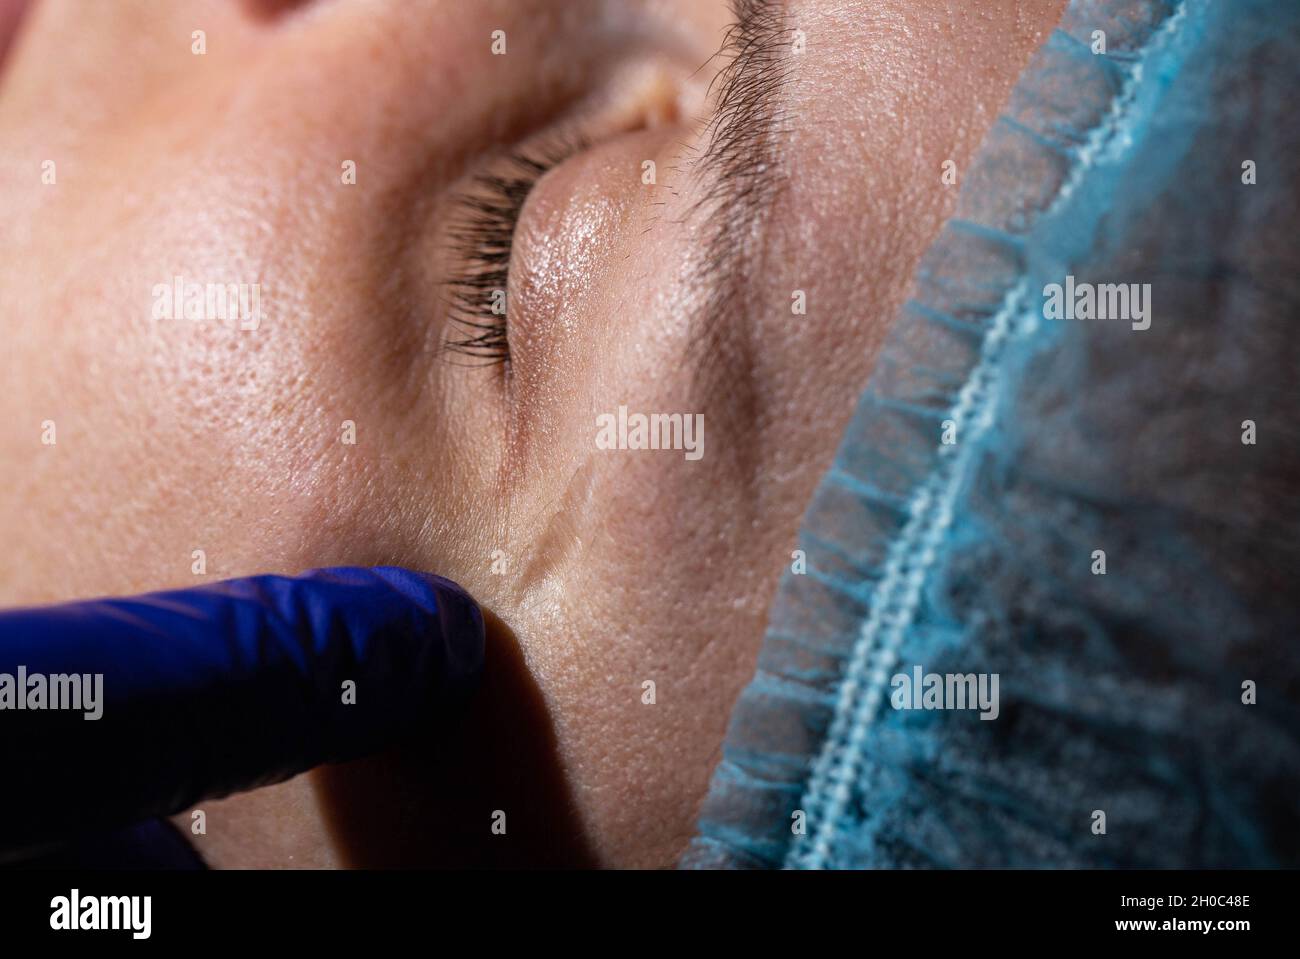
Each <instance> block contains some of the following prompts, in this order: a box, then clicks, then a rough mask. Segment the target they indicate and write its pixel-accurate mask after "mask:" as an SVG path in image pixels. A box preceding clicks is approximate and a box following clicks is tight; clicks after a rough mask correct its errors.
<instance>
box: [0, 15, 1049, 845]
mask: <svg viewBox="0 0 1300 959" xmlns="http://www.w3.org/2000/svg"><path fill="white" fill-rule="evenodd" d="M973 6H974V5H972V4H967V3H964V2H958V0H786V2H784V3H778V2H775V0H774V2H771V3H768V2H760V0H742V2H740V3H739V4H738V7H739V8H740V13H741V15H742V17H743V18H744V22H743V23H742V24H741V25H740V26H739V27H732V33H731V37H732V39H733V41H734V42H733V43H732V44H730V46H729V47H728V49H725V50H724V51H723V53H722V54H721V55H719V56H717V57H714V56H713V55H714V54H715V53H717V52H718V50H719V48H720V47H722V46H723V45H724V36H725V35H726V33H727V30H728V27H729V25H730V24H732V22H733V20H734V17H733V14H732V11H731V10H730V9H729V5H728V4H727V3H726V2H725V0H563V2H561V0H482V2H474V3H464V2H440V0H402V2H396V0H365V2H363V0H316V2H309V0H304V2H301V3H285V2H279V3H255V2H245V3H238V2H234V0H206V2H197V0H196V2H170V0H167V2H164V0H113V2H109V3H94V4H89V3H84V2H78V0H37V2H36V3H35V4H34V5H33V6H32V7H31V9H30V10H29V11H28V14H27V17H26V21H25V23H24V25H23V27H22V32H21V33H20V34H19V37H18V39H17V41H16V42H15V44H14V46H13V47H11V49H10V53H9V56H8V58H7V60H6V61H5V62H4V63H3V65H2V66H0V70H2V71H3V73H0V144H3V149H0V210H3V216H0V245H2V247H3V250H4V254H5V255H4V257H3V259H2V260H0V300H2V301H3V303H4V306H5V309H4V312H3V318H0V324H3V330H2V336H3V341H4V343H5V349H4V351H3V353H2V354H0V384H2V385H3V389H0V484H2V485H3V487H4V488H5V490H6V491H7V494H6V496H5V497H3V499H0V535H3V537H4V540H5V542H6V549H5V550H4V551H3V553H0V602H4V603H10V604H12V603H30V602H41V601H50V600H58V599H65V598H71V597H76V596H86V595H93V594H102V593H128V592H138V591H143V590H151V589H160V588H167V587H179V586H187V585H193V584H194V583H195V582H196V580H205V579H206V580H214V579H220V578H226V577H231V576H239V575H244V574H251V573H257V572H267V571H280V572H293V571H297V570H301V569H305V568H310V567H315V566H326V565H336V564H351V565H362V564H398V565H405V566H411V567H416V568H420V569H425V570H430V571H433V572H437V573H440V574H442V575H445V576H448V577H450V578H452V579H455V580H457V581H459V582H461V583H462V584H464V585H465V586H466V587H467V588H468V589H469V590H470V591H471V592H472V593H473V594H474V595H475V596H476V597H477V598H478V599H479V601H480V602H481V603H482V605H483V606H484V607H485V608H486V609H487V610H488V611H489V612H490V613H491V614H492V616H493V622H492V625H493V629H492V636H491V641H492V647H491V650H490V660H489V676H488V679H487V681H486V688H485V690H484V691H483V695H482V696H481V697H480V699H479V700H478V702H477V704H476V706H475V708H474V710H473V711H472V714H471V715H470V716H468V717H466V718H465V720H464V721H463V723H462V724H461V725H460V727H459V728H457V729H454V730H444V731H441V732H439V733H431V734H430V736H429V738H428V740H427V742H424V743H421V744H419V745H418V746H412V747H408V748H406V749H405V750H403V751H401V752H400V753H396V754H394V755H390V756H387V757H384V758H383V759H380V760H372V761H368V762H366V763H362V764H357V765H354V766H350V767H339V768H333V769H330V770H328V771H325V772H320V773H317V774H314V775H313V776H310V777H304V778H301V779H298V780H295V781H293V782H290V783H287V784H284V785H281V786H278V787H272V788H269V789H264V790H261V791H259V792H256V793H251V794H247V795H244V796H241V797H236V798H234V799H231V800H227V801H224V802H218V803H211V804H207V806H206V807H205V808H207V809H208V833H207V835H205V836H200V837H195V838H196V843H197V844H198V845H199V848H200V849H201V851H202V852H203V853H204V855H206V856H207V857H208V858H209V860H210V861H212V862H214V863H218V864H245V865H291V864H308V865H310V864H324V863H386V862H395V861H407V862H411V861H417V862H431V863H438V862H459V861H468V862H503V863H505V862H515V863H520V862H539V861H540V862H552V863H555V862H567V863H602V864H614V865H664V864H668V863H670V862H671V861H672V860H673V859H674V858H675V857H676V855H677V854H678V853H679V852H680V851H681V849H682V847H683V845H684V843H685V841H686V839H687V837H688V836H689V834H690V832H691V827H692V823H693V819H694V815H695V810H696V807H697V805H698V802H699V800H700V798H701V797H702V796H703V793H704V791H705V788H706V785H707V781H708V776H709V774H710V772H711V769H712V766H713V764H714V762H715V761H716V759H717V757H718V755H719V746H720V742H721V739H722V736H723V732H724V729H725V724H726V720H727V717H728V714H729V712H730V709H731V707H732V705H733V703H734V701H735V698H736V696H737V694H738V692H739V690H740V688H741V687H742V686H743V684H744V683H745V682H746V681H747V679H748V677H749V676H750V675H751V674H752V672H753V669H754V660H755V654H756V650H757V647H758V643H759V639H760V637H761V634H762V630H763V627H764V619H765V611H766V607H767V603H768V601H769V599H770V597H771V594H772V591H773V589H774V587H775V585H776V583H777V581H778V579H779V577H780V575H781V573H782V571H783V570H784V569H785V568H786V567H787V566H788V565H789V564H790V563H791V562H792V558H791V554H792V552H793V551H794V550H796V549H797V548H798V547H799V543H798V542H797V539H796V533H797V529H798V524H799V518H800V516H801V513H802V511H803V509H804V506H805V504H806V503H807V501H808V498H809V497H810V495H811V493H812V491H813V488H814V486H815V485H816V483H817V481H818V479H819V477H820V475H821V474H822V473H823V471H824V470H825V469H826V467H827V465H828V464H829V462H830V460H831V457H832V456H833V453H834V451H835V448H836V444H837V440H838V437H839V435H840V433H841V431H842V429H843V427H844V425H845V423H846V421H847V418H848V417H849V415H850V413H851V412H852V409H853V407H854V404H855V400H856V398H857V396H858V394H859V393H860V391H861V389H862V387H863V385H864V383H865V381H866V378H867V376H868V374H869V372H870V370H871V366H872V360H873V357H874V355H875V351H876V347H877V346H878V344H879V343H880V341H881V338H882V337H883V336H884V335H885V333H886V332H887V328H888V318H889V317H891V316H892V315H893V313H894V311H895V309H896V308H897V307H898V306H899V304H900V303H901V302H902V300H903V298H904V297H905V295H906V292H907V289H908V284H909V279H910V276H911V272H912V270H913V268H914V266H915V264H916V262H917V260H918V258H919V256H920V254H921V253H922V251H923V250H924V248H925V246H926V245H927V243H928V241H929V240H930V239H931V237H932V236H933V234H934V233H935V232H936V230H937V228H938V226H939V224H940V223H941V222H942V219H943V217H944V215H945V213H946V212H948V210H949V209H950V204H951V203H952V201H953V199H954V197H955V193H956V186H955V185H952V184H950V183H946V182H945V178H944V170H945V168H944V164H945V161H948V160H951V161H953V163H954V164H955V167H954V169H955V171H956V174H957V177H958V181H959V179H960V173H961V171H962V170H963V169H964V168H965V163H966V161H967V159H968V158H969V156H970V155H971V153H972V151H973V150H974V148H975V147H976V146H977V145H978V143H979V140H980V138H981V137H982V135H983V134H984V132H985V131H986V129H987V127H988V125H989V123H990V122H991V120H992V118H993V117H994V116H995V115H996V113H997V111H998V109H999V107H1000V105H1001V103H1002V101H1003V100H1004V99H1005V96H1006V94H1007V92H1008V90H1009V89H1010V86H1011V85H1012V83H1013V82H1014V80H1015V78H1016V77H1017V75H1018V74H1019V72H1020V70H1021V69H1022V68H1023V66H1024V63H1025V62H1026V60H1027V59H1028V57H1029V55H1030V54H1031V52H1032V51H1033V49H1034V48H1035V47H1036V46H1037V44H1038V43H1039V42H1041V40H1042V39H1043V37H1044V36H1045V34H1046V32H1047V31H1049V30H1050V28H1051V26H1052V25H1053V23H1054V21H1055V19H1056V16H1057V15H1059V4H1057V3H1033V4H1026V5H1025V8H1024V9H1021V5H1020V4H1019V3H1018V2H1015V0H987V2H982V3H981V4H979V5H978V6H979V12H978V13H973V12H971V9H970V8H971V7H973ZM196 31H202V33H201V34H200V33H196ZM496 31H501V33H499V34H498V33H496ZM2 46H3V44H2V43H0V47H2ZM738 49H739V50H740V51H741V52H740V56H739V57H738V58H736V56H735V54H736V52H737V50H738ZM200 50H202V51H203V52H198V51H200ZM711 58H712V59H711ZM729 64H730V65H729ZM702 65H703V66H702ZM650 164H653V166H650ZM539 167H544V168H545V169H544V170H542V169H539ZM492 177H495V178H496V182H495V183H492V182H489V178H492ZM516 212H517V213H518V216H517V220H516V217H515V214H516ZM230 284H234V285H236V288H235V290H234V291H233V295H232V296H231V297H230V298H229V301H230V302H229V308H228V309H227V310H225V311H224V312H223V310H222V309H221V304H220V302H219V301H218V300H216V299H215V298H214V297H215V291H216V290H217V289H218V287H219V285H230ZM178 290H179V292H180V294H181V295H180V296H179V297H177V296H176V295H175V294H176V292H177V291H178ZM497 290H501V291H503V293H504V296H503V297H502V296H501V295H500V294H497V293H496V291H497ZM221 291H222V292H223V293H224V292H228V291H227V290H226V289H225V288H222V290H221ZM240 294H242V296H243V300H242V306H244V308H245V309H244V310H243V312H239V311H238V310H237V309H236V308H235V304H239V303H240V302H241V301H240ZM503 304H504V315H502V314H501V313H500V312H494V311H493V306H494V305H495V306H496V307H498V310H499V309H500V308H502V305H503ZM187 307H188V310H187ZM473 324H477V325H473ZM507 355H508V358H507ZM620 410H625V416H626V421H627V427H626V433H624V432H622V427H621V425H620ZM651 414H680V419H679V420H678V422H679V423H680V424H682V426H689V427H691V429H681V430H679V431H678V432H677V433H676V434H674V433H673V432H672V426H670V427H669V429H668V432H667V433H666V434H664V436H663V438H664V439H666V440H667V441H668V442H667V444H666V445H669V446H676V448H670V449H632V448H622V447H627V446H634V445H637V440H638V433H637V430H636V427H637V423H638V418H639V417H646V418H647V419H648V418H649V417H650V416H651ZM606 415H608V416H606ZM701 422H702V428H701V426H700V424H701ZM654 425H655V426H656V427H662V423H661V422H659V421H654ZM674 425H675V424H674ZM657 432H658V430H657V429H656V433H657ZM611 446H612V448H611ZM197 551H202V552H201V553H200V552H197ZM649 684H653V686H650V685H649ZM497 810H501V811H504V812H505V813H506V823H507V830H506V835H504V836H500V835H494V834H493V833H492V830H491V826H492V823H493V813H494V812H495V811H497ZM184 821H185V823H186V824H188V822H189V820H188V817H186V818H185V820H184Z"/></svg>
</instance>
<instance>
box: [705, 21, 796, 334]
mask: <svg viewBox="0 0 1300 959" xmlns="http://www.w3.org/2000/svg"><path fill="white" fill-rule="evenodd" d="M731 8H732V15H733V22H732V24H731V26H729V27H728V28H727V32H726V35H725V36H724V38H723V42H722V46H721V48H720V49H719V51H718V53H717V54H715V55H714V57H715V58H716V57H725V58H727V63H726V65H725V66H724V67H723V68H722V69H721V70H720V71H719V72H718V74H717V76H715V77H714V79H713V81H712V83H711V84H710V90H709V93H710V96H711V97H712V96H713V94H714V91H715V90H716V105H715V107H714V110H713V112H712V114H711V115H710V117H709V120H708V123H707V125H706V127H705V134H704V135H705V138H706V142H705V146H704V149H703V151H702V152H701V153H700V154H699V155H698V156H697V157H696V159H695V161H694V165H693V170H692V175H693V176H694V177H695V178H696V179H697V181H698V182H699V183H700V184H702V188H703V193H702V195H701V197H700V198H699V199H698V200H697V201H696V202H695V203H694V204H693V212H695V213H698V214H700V215H702V216H703V217H704V231H705V232H704V258H703V264H702V267H701V270H700V275H699V276H698V277H697V279H698V280H699V281H700V282H702V283H703V284H705V288H706V289H707V290H708V291H709V292H708V294H707V304H706V311H707V312H706V316H707V318H708V319H707V320H706V322H705V324H704V328H703V330H702V333H703V335H704V337H705V338H706V339H707V340H709V341H710V345H711V344H712V342H713V341H715V339H716V337H717V335H719V334H718V329H719V327H725V326H726V324H724V323H723V322H722V318H723V317H725V316H726V315H727V314H728V313H730V312H731V311H732V309H734V308H735V305H736V304H737V303H738V302H739V300H740V296H741V294H742V293H743V291H744V288H745V286H746V283H745V276H746V273H747V269H752V265H753V264H754V262H755V261H756V260H757V258H758V255H759V253H760V251H759V250H758V249H756V248H755V244H754V236H755V234H756V232H757V229H756V228H757V227H758V226H759V225H760V222H761V221H762V219H763V218H764V215H765V214H766V212H767V210H768V209H769V208H770V206H771V203H772V200H773V198H774V197H775V195H776V193H777V192H778V191H779V190H780V188H781V185H782V183H783V181H784V174H783V169H782V164H781V149H780V147H781V142H782V141H783V140H784V139H785V134H786V133H787V132H788V122H787V121H788V112H787V111H786V109H785V108H784V97H783V94H784V92H785V89H786V87H787V86H788V84H789V82H790V78H791V76H792V74H793V72H794V64H793V61H792V60H791V56H790V51H791V41H792V37H793V32H792V29H791V28H790V26H789V22H788V19H787V16H786V7H785V2H784V0H731ZM713 352H714V351H713V350H712V349H705V350H704V355H705V356H708V355H710V354H712V353H713Z"/></svg>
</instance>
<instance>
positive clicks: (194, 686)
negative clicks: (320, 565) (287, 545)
mask: <svg viewBox="0 0 1300 959" xmlns="http://www.w3.org/2000/svg"><path fill="white" fill-rule="evenodd" d="M483 642H484V640H483V619H482V614H481V613H480V611H479V609H478V607H477V605H476V604H475V603H474V601H473V600H472V599H470V597H469V596H468V595H467V594H466V593H465V592H464V591H463V590H461V589H460V587H458V586H456V585H455V584H454V583H452V582H450V581H449V580H445V579H442V578H441V577H438V576H432V575H428V574H425V573H417V572H412V571H410V570H405V569H399V568H395V567H377V568H373V569H364V568H351V567H343V568H337V569H322V570H314V571H311V572H307V573H304V574H302V575H300V576H296V577H283V576H256V577H252V578H248V579H235V580H227V581H225V582H220V583H215V584H212V585H209V586H203V587H199V588H196V589H187V590H178V591H175V592H163V593H153V594H148V595H143V596H135V597H128V598H111V599H99V600H92V601H88V602H77V603H69V604H66V605H60V606H51V607H44V608H33V609H19V610H7V611H4V612H0V769H2V770H4V775H3V780H4V781H5V784H6V788H4V789H0V856H3V855H6V854H10V855H11V854H12V853H13V851H14V850H16V849H18V848H20V847H22V848H27V849H30V848H33V847H35V846H37V845H38V844H41V843H46V842H48V841H50V840H53V839H58V838H64V837H71V836H74V835H78V834H84V833H89V832H92V831H99V830H101V829H103V828H106V827H109V826H114V825H121V824H124V823H128V822H134V821H137V820H140V819H144V818H146V817H149V816H156V815H166V814H170V813H174V812H177V811H179V810H182V809H185V808H187V807H189V806H191V805H193V804H194V803H196V802H198V801H199V800H201V799H204V798H209V797H216V796H223V795H227V794H229V793H232V792H237V791H240V790H244V789H249V788H251V787H254V786H258V785H263V784H267V783H272V782H278V781H280V780H283V779H287V778H289V777H290V776H293V775H296V774H297V773H300V772H302V771H304V770H307V769H310V768H311V767H313V766H316V765H318V764H320V763H324V762H330V761H339V760H344V759H351V758H355V757H358V756H361V755H365V754H367V753H371V752H375V751H377V750H379V749H381V748H382V747H384V746H385V745H387V744H389V743H391V742H392V741H393V740H395V739H397V738H399V737H401V735H402V734H403V733H405V732H408V731H410V730H411V729H413V728H416V727H418V725H419V724H420V723H421V722H427V721H428V720H429V719H430V718H431V717H432V716H434V715H435V714H436V713H437V711H438V710H439V708H441V707H446V706H448V705H451V704H453V703H454V702H456V701H457V700H459V699H460V698H462V696H463V695H464V694H465V692H466V691H467V689H468V688H469V687H470V686H471V685H472V684H473V683H474V681H475V680H476V679H477V676H478V674H479V672H480V670H481V667H482V662H483ZM51 707H60V708H51Z"/></svg>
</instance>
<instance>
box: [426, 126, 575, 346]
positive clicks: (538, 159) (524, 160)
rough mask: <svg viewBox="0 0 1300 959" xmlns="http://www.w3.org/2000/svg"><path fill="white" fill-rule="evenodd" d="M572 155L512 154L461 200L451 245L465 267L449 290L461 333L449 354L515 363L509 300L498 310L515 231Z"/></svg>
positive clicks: (556, 152) (480, 178) (567, 152)
mask: <svg viewBox="0 0 1300 959" xmlns="http://www.w3.org/2000/svg"><path fill="white" fill-rule="evenodd" d="M572 152H573V149H572V148H567V147H566V148H564V149H553V150H551V151H549V152H547V153H546V154H544V155H541V156H535V155H530V154H527V153H522V152H515V153H510V154H507V155H506V156H505V157H503V158H502V160H501V161H500V166H499V167H498V168H497V169H496V170H494V172H491V173H482V174H480V175H478V176H476V177H475V178H474V181H473V186H472V188H471V190H469V191H467V192H466V193H464V194H462V195H461V196H460V197H458V198H457V205H458V206H459V208H460V214H459V216H458V218H457V222H456V224H455V226H454V227H453V228H452V231H451V239H452V246H453V255H454V257H455V260H456V262H457V263H458V264H460V266H459V267H458V271H457V273H456V274H455V275H454V276H453V277H452V278H450V279H449V280H447V281H446V284H445V286H446V289H447V294H448V296H447V302H448V306H449V311H450V316H451V322H452V324H453V326H454V327H455V328H456V329H457V332H456V333H455V334H453V337H452V338H451V339H450V340H448V342H447V346H446V348H447V349H448V350H449V351H451V352H453V353H459V354H461V355H463V356H468V357H472V358H474V359H477V360H481V361H482V362H481V363H479V364H473V365H483V366H492V365H496V364H508V363H509V362H510V344H509V338H508V336H507V333H506V312H507V311H508V309H509V303H508V300H506V299H501V301H500V304H501V308H500V310H499V311H497V310H496V309H494V307H495V306H496V305H497V304H496V299H497V297H502V298H504V297H505V291H506V290H507V289H508V281H509V271H510V251H511V248H512V246H513V245H514V237H515V227H516V226H517V225H518V223H519V215H520V213H522V212H523V208H524V201H526V200H527V199H528V194H529V193H531V192H532V189H533V187H534V186H536V185H537V181H538V180H540V179H541V178H542V176H543V175H544V174H545V173H546V172H547V171H548V170H551V169H552V168H554V167H555V166H557V165H558V164H559V163H560V162H562V161H563V160H564V159H565V158H566V157H567V156H568V155H570V154H571V153H572ZM498 291H500V292H498Z"/></svg>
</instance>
